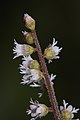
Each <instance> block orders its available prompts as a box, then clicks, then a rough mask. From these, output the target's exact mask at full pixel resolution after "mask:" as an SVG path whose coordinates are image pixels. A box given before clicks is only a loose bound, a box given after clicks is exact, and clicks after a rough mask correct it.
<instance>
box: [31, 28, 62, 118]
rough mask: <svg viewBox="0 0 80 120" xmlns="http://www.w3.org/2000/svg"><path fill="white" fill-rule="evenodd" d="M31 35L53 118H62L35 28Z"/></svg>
mask: <svg viewBox="0 0 80 120" xmlns="http://www.w3.org/2000/svg"><path fill="white" fill-rule="evenodd" d="M32 36H33V39H34V41H35V45H36V48H37V52H38V57H39V60H40V64H41V69H42V72H43V75H44V77H45V85H46V88H47V90H48V95H49V99H50V102H51V107H52V109H53V114H54V118H55V120H63V119H62V118H61V114H60V111H59V108H58V103H57V100H56V96H55V91H54V88H53V86H52V85H51V82H50V76H49V73H48V70H47V67H46V64H45V60H44V57H43V54H42V51H41V47H40V44H39V41H38V38H37V34H36V31H35V30H34V31H32Z"/></svg>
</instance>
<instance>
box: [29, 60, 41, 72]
mask: <svg viewBox="0 0 80 120" xmlns="http://www.w3.org/2000/svg"><path fill="white" fill-rule="evenodd" d="M30 68H31V69H38V70H39V69H40V64H39V63H38V61H37V60H32V61H31V62H30Z"/></svg>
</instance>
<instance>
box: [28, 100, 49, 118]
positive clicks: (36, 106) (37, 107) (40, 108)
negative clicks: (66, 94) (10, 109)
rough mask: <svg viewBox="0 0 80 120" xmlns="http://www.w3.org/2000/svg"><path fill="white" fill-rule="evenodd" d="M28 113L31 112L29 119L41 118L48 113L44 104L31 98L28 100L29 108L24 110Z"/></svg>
mask: <svg viewBox="0 0 80 120" xmlns="http://www.w3.org/2000/svg"><path fill="white" fill-rule="evenodd" d="M26 112H27V113H28V115H29V114H31V117H32V118H31V120H35V119H37V118H38V117H39V118H41V117H43V116H45V115H47V113H48V107H47V106H46V105H44V104H40V103H39V102H38V101H34V102H33V100H32V99H31V101H30V109H28V110H27V111H26Z"/></svg>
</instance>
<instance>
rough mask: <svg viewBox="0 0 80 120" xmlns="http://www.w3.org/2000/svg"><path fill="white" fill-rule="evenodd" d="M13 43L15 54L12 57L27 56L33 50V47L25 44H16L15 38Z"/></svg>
mask: <svg viewBox="0 0 80 120" xmlns="http://www.w3.org/2000/svg"><path fill="white" fill-rule="evenodd" d="M14 45H15V47H14V48H13V54H15V56H14V57H13V59H15V58H16V57H19V56H29V55H31V54H32V53H33V52H34V48H33V47H31V46H30V45H26V44H18V43H17V42H16V40H15V39H14Z"/></svg>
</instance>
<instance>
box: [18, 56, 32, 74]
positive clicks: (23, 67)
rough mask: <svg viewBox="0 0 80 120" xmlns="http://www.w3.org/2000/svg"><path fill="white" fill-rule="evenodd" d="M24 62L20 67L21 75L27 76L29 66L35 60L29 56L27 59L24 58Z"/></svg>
mask: <svg viewBox="0 0 80 120" xmlns="http://www.w3.org/2000/svg"><path fill="white" fill-rule="evenodd" d="M22 60H23V62H22V64H20V65H19V69H20V73H21V74H26V73H27V71H28V70H29V64H30V62H31V61H32V60H33V59H32V58H31V56H30V55H29V56H26V57H25V56H24V58H22Z"/></svg>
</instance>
